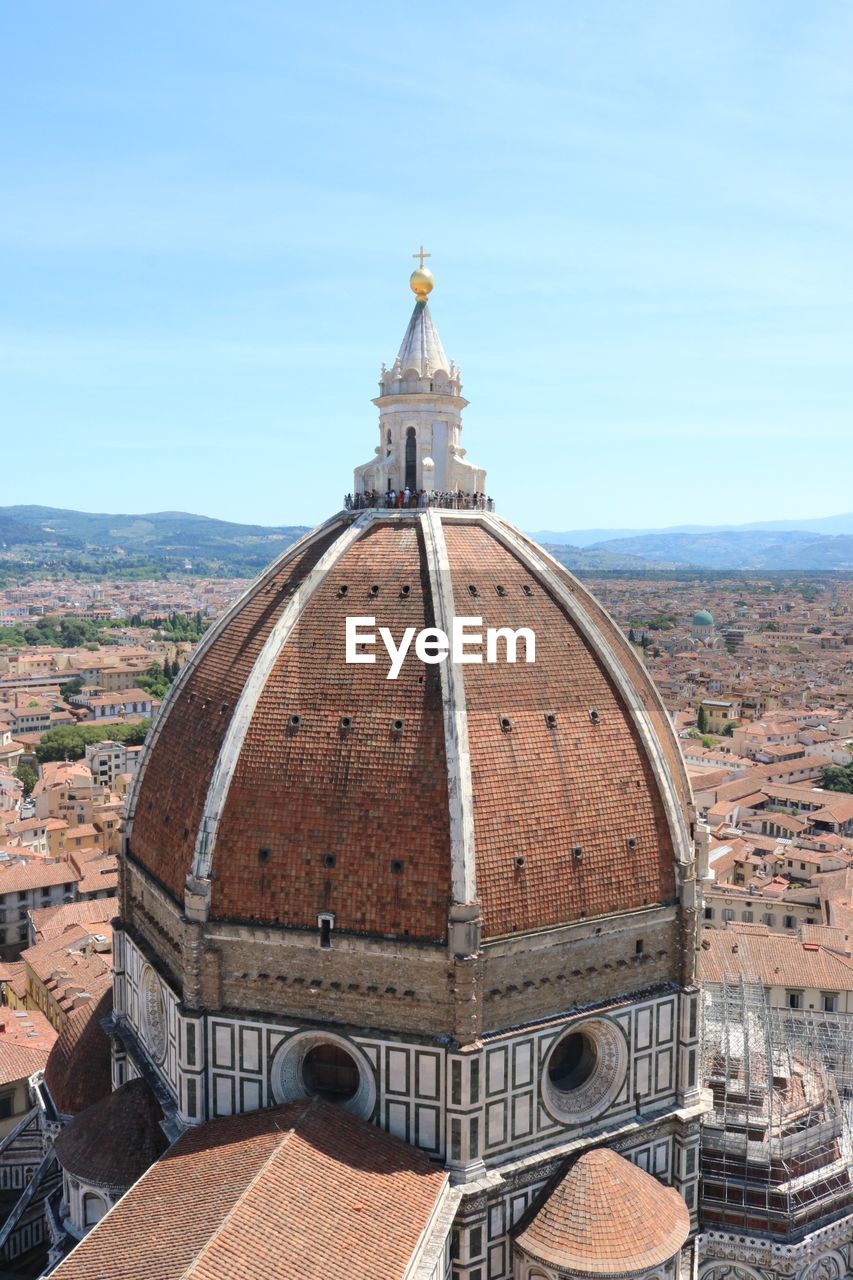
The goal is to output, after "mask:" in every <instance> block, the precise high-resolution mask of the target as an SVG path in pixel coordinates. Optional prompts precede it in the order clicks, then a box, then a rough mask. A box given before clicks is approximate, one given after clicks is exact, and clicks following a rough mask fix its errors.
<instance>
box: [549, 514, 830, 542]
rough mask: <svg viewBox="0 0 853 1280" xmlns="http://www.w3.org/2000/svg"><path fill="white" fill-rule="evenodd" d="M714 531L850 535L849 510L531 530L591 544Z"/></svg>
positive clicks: (553, 538)
mask: <svg viewBox="0 0 853 1280" xmlns="http://www.w3.org/2000/svg"><path fill="white" fill-rule="evenodd" d="M676 533H690V534H701V535H704V534H716V533H813V534H819V535H833V534H851V535H853V512H849V513H847V514H846V515H839V516H817V517H815V518H814V519H812V520H758V521H755V522H753V523H750V524H719V525H701V524H676V525H672V526H669V527H666V528H657V529H568V530H563V531H561V532H555V531H554V530H553V529H540V530H539V531H538V532H536V533H533V534H531V537H533V538H535V539H536V540H537V542H542V543H557V544H560V543H567V544H570V545H571V546H573V547H591V546H598V545H599V544H602V543H611V542H613V541H614V540H616V539H619V540H620V541H621V540H622V539H624V538H640V537H648V536H649V535H650V534H676Z"/></svg>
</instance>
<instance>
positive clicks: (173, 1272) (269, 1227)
mask: <svg viewBox="0 0 853 1280" xmlns="http://www.w3.org/2000/svg"><path fill="white" fill-rule="evenodd" d="M446 1182H447V1174H446V1173H445V1172H444V1171H443V1170H440V1169H437V1168H436V1167H435V1166H434V1165H433V1164H432V1163H431V1162H430V1161H429V1159H428V1158H427V1157H426V1156H425V1155H424V1154H423V1153H422V1152H420V1151H418V1150H416V1149H415V1148H414V1147H410V1146H408V1145H407V1144H406V1143H404V1142H402V1141H400V1140H399V1139H398V1138H394V1137H392V1136H391V1135H390V1134H388V1133H385V1132H384V1131H383V1130H381V1129H378V1128H376V1127H375V1126H373V1125H370V1124H367V1123H366V1122H364V1121H363V1120H358V1119H356V1118H355V1117H354V1116H351V1115H348V1114H347V1113H346V1112H342V1111H339V1110H336V1109H335V1108H334V1107H330V1106H328V1105H326V1104H325V1103H320V1102H317V1101H313V1102H305V1101H304V1100H303V1101H301V1102H295V1103H291V1104H290V1105H288V1106H285V1107H275V1108H273V1109H271V1110H269V1111H255V1112H251V1113H250V1114H247V1115H239V1116H232V1117H229V1118H228V1119H226V1120H215V1121H213V1122H212V1123H210V1124H207V1125H204V1126H202V1127H201V1128H198V1129H191V1130H189V1131H188V1132H187V1133H185V1134H184V1135H183V1137H181V1138H180V1139H179V1140H178V1141H177V1142H176V1143H175V1145H174V1146H173V1147H171V1148H170V1149H169V1151H167V1153H166V1154H165V1155H164V1156H163V1157H162V1158H161V1159H160V1160H159V1161H158V1162H157V1164H155V1165H153V1166H152V1168H150V1169H149V1170H148V1172H147V1173H146V1174H145V1175H144V1176H143V1177H142V1178H141V1179H140V1181H139V1182H137V1183H136V1185H135V1186H133V1187H132V1188H131V1189H130V1191H129V1192H128V1193H127V1195H126V1196H125V1197H124V1199H123V1200H121V1201H120V1202H119V1204H118V1205H117V1206H116V1207H115V1208H114V1209H113V1210H112V1212H111V1213H110V1214H109V1215H108V1216H107V1217H106V1218H104V1219H103V1220H102V1221H101V1222H100V1223H99V1224H98V1226H96V1227H95V1228H94V1230H93V1231H92V1232H91V1233H90V1234H89V1235H88V1236H87V1237H86V1238H85V1239H84V1240H83V1241H82V1243H81V1244H79V1245H78V1246H77V1248H76V1249H75V1250H74V1251H73V1253H71V1254H70V1255H69V1257H68V1258H67V1259H66V1260H65V1261H64V1262H63V1263H62V1264H61V1265H60V1266H59V1267H58V1268H57V1270H56V1271H55V1272H54V1273H53V1275H54V1276H55V1277H56V1280H102V1278H103V1277H104V1276H106V1275H111V1274H113V1273H114V1271H115V1264H116V1259H120V1260H121V1275H122V1280H179V1278H181V1277H186V1278H187V1280H190V1278H192V1280H254V1277H258V1276H263V1277H264V1280H297V1277H298V1280H353V1277H357V1276H370V1277H371V1280H402V1278H403V1276H405V1275H406V1272H407V1268H408V1266H409V1263H410V1261H411V1259H412V1256H413V1254H414V1253H415V1251H416V1249H417V1247H418V1244H419V1241H420V1239H421V1236H422V1234H423V1232H424V1230H425V1228H426V1227H427V1224H428V1223H429V1221H430V1219H431V1217H432V1214H433V1212H434V1210H435V1207H436V1205H437V1203H438V1200H439V1198H440V1196H441V1195H442V1193H443V1191H444V1188H445V1185H446Z"/></svg>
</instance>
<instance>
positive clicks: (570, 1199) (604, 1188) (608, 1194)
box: [516, 1148, 690, 1276]
mask: <svg viewBox="0 0 853 1280" xmlns="http://www.w3.org/2000/svg"><path fill="white" fill-rule="evenodd" d="M689 1232H690V1214H689V1213H688V1211H687V1205H686V1204H685V1203H684V1201H683V1200H682V1198H681V1196H680V1195H679V1194H678V1192H677V1191H676V1190H675V1188H674V1187H663V1186H661V1184H660V1183H659V1182H657V1181H656V1179H655V1178H653V1177H652V1176H651V1174H648V1173H645V1172H644V1171H643V1170H642V1169H638V1168H637V1166H636V1165H633V1164H631V1163H630V1161H628V1160H626V1159H625V1158H624V1156H620V1155H617V1153H616V1152H615V1151H609V1150H606V1149H605V1148H597V1149H596V1150H595V1151H588V1152H586V1154H585V1155H582V1156H581V1157H580V1159H579V1160H577V1161H576V1163H575V1164H574V1165H573V1166H572V1168H571V1169H570V1170H569V1172H568V1173H567V1174H566V1176H565V1178H564V1179H563V1181H562V1182H561V1183H559V1185H558V1186H557V1187H556V1188H555V1190H554V1191H552V1192H551V1194H550V1196H549V1197H548V1199H547V1200H546V1201H545V1203H544V1205H543V1206H542V1208H541V1209H540V1210H539V1212H538V1213H537V1214H536V1216H535V1217H534V1218H533V1220H532V1222H530V1223H529V1225H528V1226H527V1227H526V1228H525V1229H524V1231H522V1232H521V1234H520V1235H519V1236H518V1238H517V1241H516V1243H517V1246H518V1247H519V1248H520V1249H522V1250H523V1252H524V1253H526V1254H527V1255H528V1257H531V1258H534V1259H535V1260H536V1261H537V1262H541V1263H544V1264H545V1265H546V1266H550V1267H555V1268H557V1269H558V1270H560V1271H561V1272H562V1271H573V1272H581V1273H582V1274H584V1275H594V1276H608V1275H625V1274H626V1273H631V1272H640V1271H646V1270H649V1269H650V1268H652V1267H658V1266H660V1265H661V1264H662V1263H664V1262H667V1261H668V1260H669V1259H670V1258H672V1257H673V1256H674V1255H675V1254H676V1253H678V1251H679V1249H680V1248H681V1246H682V1245H683V1244H684V1241H685V1240H686V1239H687V1236H688V1234H689Z"/></svg>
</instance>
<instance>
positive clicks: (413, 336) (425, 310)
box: [396, 299, 450, 378]
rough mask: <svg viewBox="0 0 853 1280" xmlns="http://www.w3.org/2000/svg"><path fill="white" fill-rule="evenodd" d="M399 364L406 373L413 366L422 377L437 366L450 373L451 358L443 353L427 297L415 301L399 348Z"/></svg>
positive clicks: (397, 361)
mask: <svg viewBox="0 0 853 1280" xmlns="http://www.w3.org/2000/svg"><path fill="white" fill-rule="evenodd" d="M396 365H397V368H399V370H400V371H401V373H402V374H403V376H404V377H405V375H406V373H407V372H408V371H409V370H410V369H414V370H415V372H416V373H417V375H418V377H419V378H426V377H429V375H430V374H433V373H435V372H436V371H437V370H438V369H443V370H444V372H445V373H446V374H448V375H449V374H450V361H449V360H448V358H447V356H446V355H445V353H444V347H443V346H442V345H441V338H440V337H439V336H438V330H437V329H436V327H435V321H434V320H433V318H432V313H431V312H430V309H429V303H428V302H427V301H426V300H425V299H424V301H422V302H421V301H418V302H416V303H415V309H414V311H413V312H412V318H411V320H410V321H409V327H408V329H407V330H406V332H405V334H404V335H403V341H402V342H401V343H400V350H399V351H398V352H397V360H396Z"/></svg>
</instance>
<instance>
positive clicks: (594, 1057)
mask: <svg viewBox="0 0 853 1280" xmlns="http://www.w3.org/2000/svg"><path fill="white" fill-rule="evenodd" d="M597 1061H598V1050H597V1049H596V1047H595V1041H594V1040H593V1038H592V1036H590V1035H587V1034H586V1032H584V1031H573V1032H572V1033H571V1035H568V1036H566V1038H565V1040H561V1041H560V1043H559V1044H558V1045H557V1047H556V1048H555V1050H554V1052H553V1053H552V1054H551V1057H550V1058H549V1059H548V1079H549V1080H550V1081H551V1084H552V1085H553V1086H554V1088H555V1089H557V1090H558V1091H559V1092H560V1093H571V1092H572V1091H573V1090H575V1089H579V1088H580V1087H581V1085H582V1084H586V1082H587V1080H588V1079H589V1078H590V1076H591V1075H592V1074H593V1072H594V1071H595V1065H596V1062H597Z"/></svg>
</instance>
